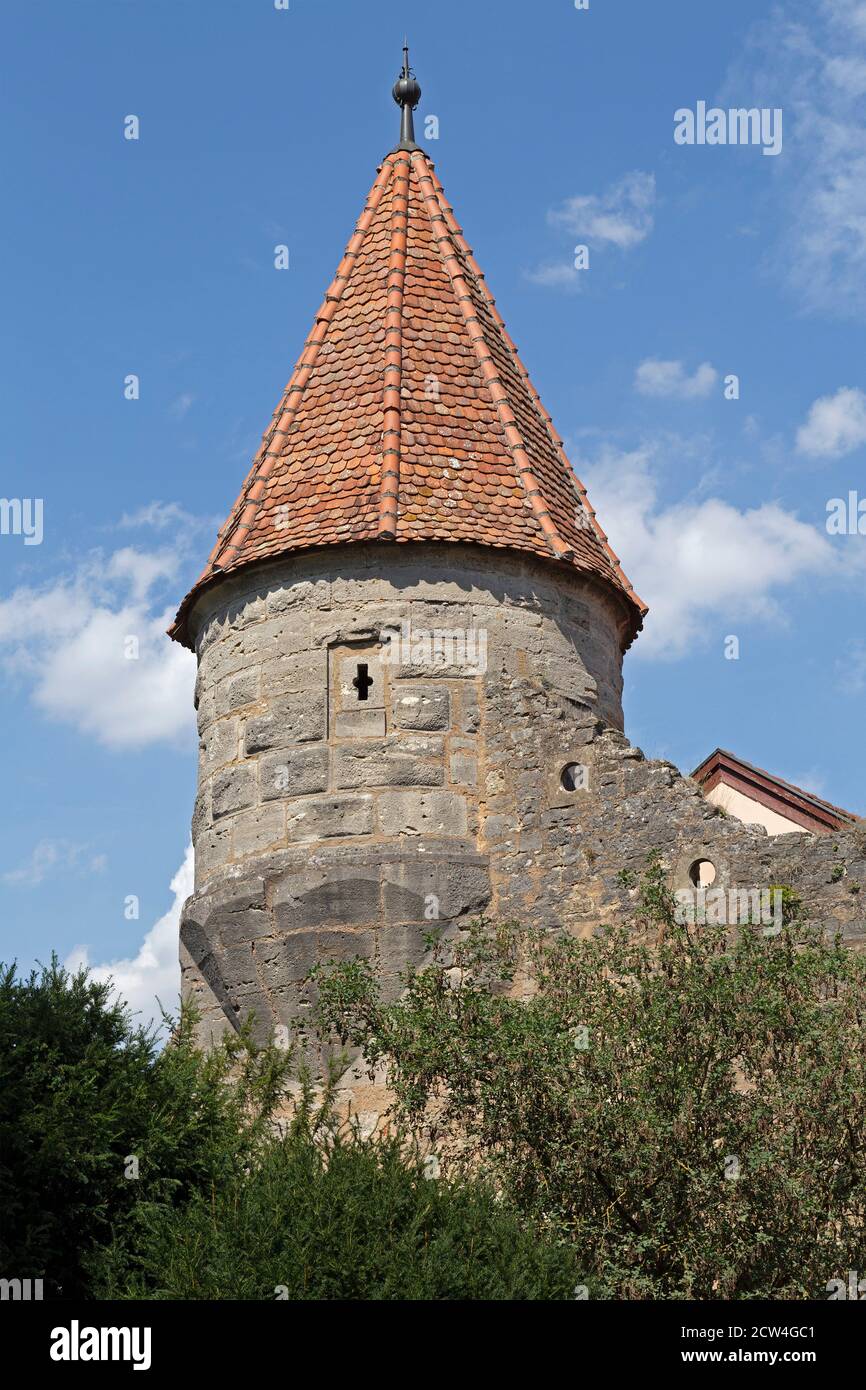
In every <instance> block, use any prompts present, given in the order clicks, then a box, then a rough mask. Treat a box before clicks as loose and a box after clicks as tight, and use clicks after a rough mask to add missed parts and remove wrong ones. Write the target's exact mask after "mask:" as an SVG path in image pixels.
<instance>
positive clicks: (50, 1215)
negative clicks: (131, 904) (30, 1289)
mask: <svg viewBox="0 0 866 1390" xmlns="http://www.w3.org/2000/svg"><path fill="white" fill-rule="evenodd" d="M111 995H112V990H111V987H110V986H109V985H108V984H104V983H99V982H97V981H95V980H93V979H92V978H90V977H89V975H88V973H87V971H85V970H82V971H79V972H78V973H77V974H69V973H68V972H67V971H65V970H64V969H63V968H62V967H61V966H60V965H59V964H58V963H57V961H56V960H52V962H51V964H50V965H49V966H47V967H45V968H43V969H42V970H41V971H39V972H36V971H34V972H33V974H32V975H30V976H29V978H27V979H20V978H18V977H17V976H16V972H15V967H14V966H8V967H7V966H0V1211H2V1221H0V1274H3V1275H4V1276H6V1277H10V1278H22V1279H26V1278H42V1279H44V1281H45V1292H46V1296H49V1297H57V1296H62V1297H67V1298H72V1297H76V1296H82V1295H86V1293H87V1291H88V1288H89V1274H88V1269H89V1266H90V1264H91V1262H92V1260H93V1258H94V1256H95V1254H96V1253H97V1252H98V1251H99V1250H100V1248H101V1247H102V1246H103V1245H105V1244H106V1243H108V1242H109V1241H113V1242H114V1247H115V1252H117V1250H119V1249H120V1248H121V1247H122V1243H123V1239H124V1235H125V1231H126V1226H127V1222H128V1220H129V1217H130V1214H131V1213H132V1211H133V1209H134V1208H136V1207H137V1206H138V1204H139V1203H141V1202H147V1201H156V1202H161V1203H171V1202H174V1201H180V1200H183V1198H184V1197H185V1196H187V1195H189V1193H190V1192H192V1191H194V1190H198V1189H200V1188H202V1187H204V1186H206V1185H207V1184H210V1183H214V1182H222V1181H225V1180H227V1179H228V1178H230V1177H231V1176H232V1175H234V1174H237V1173H238V1172H241V1171H243V1169H244V1167H245V1165H246V1164H247V1163H248V1162H249V1160H250V1157H251V1155H252V1153H254V1152H255V1149H256V1147H257V1145H258V1144H259V1143H260V1142H261V1138H262V1135H263V1134H265V1133H266V1132H267V1129H268V1125H269V1121H270V1117H271V1115H272V1113H273V1111H274V1108H275V1106H276V1104H277V1101H278V1100H279V1098H280V1096H281V1095H282V1092H283V1089H284V1085H285V1076H286V1073H287V1070H288V1065H289V1061H288V1058H287V1057H286V1054H284V1053H280V1052H278V1051H277V1050H275V1049H273V1048H270V1049H264V1050H262V1051H259V1052H256V1051H255V1050H254V1049H252V1047H251V1046H250V1044H249V1041H248V1039H247V1038H245V1037H241V1038H233V1039H232V1040H231V1041H229V1042H227V1043H226V1044H224V1045H223V1046H222V1047H221V1048H217V1049H215V1050H214V1051H213V1052H211V1053H209V1054H207V1055H203V1054H202V1053H200V1052H198V1051H197V1050H196V1048H195V1045H194V1039H193V1034H194V1022H195V1020H194V1017H193V1015H192V1013H191V1012H189V1011H186V1012H184V1013H183V1014H182V1016H181V1019H180V1020H179V1022H178V1025H177V1027H176V1029H175V1032H174V1034H173V1037H172V1039H171V1041H170V1043H169V1045H168V1046H167V1047H165V1048H164V1049H162V1050H160V1048H159V1046H158V1044H157V1041H156V1039H155V1037H154V1033H153V1031H152V1030H147V1029H142V1028H139V1027H136V1026H135V1025H134V1023H133V1021H132V1019H131V1017H130V1014H129V1012H128V1010H127V1009H126V1008H125V1007H124V1006H122V1005H120V1004H117V1003H114V1002H112V998H111ZM131 1159H135V1160H136V1163H135V1164H133V1163H131V1162H130V1160H131ZM136 1166H137V1171H138V1176H137V1177H134V1176H132V1174H133V1173H134V1172H135V1169H136Z"/></svg>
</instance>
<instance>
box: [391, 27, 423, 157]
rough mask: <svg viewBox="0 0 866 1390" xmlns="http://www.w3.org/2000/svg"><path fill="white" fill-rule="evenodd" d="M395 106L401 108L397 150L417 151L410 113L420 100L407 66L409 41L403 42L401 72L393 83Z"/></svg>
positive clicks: (419, 91)
mask: <svg viewBox="0 0 866 1390" xmlns="http://www.w3.org/2000/svg"><path fill="white" fill-rule="evenodd" d="M392 95H393V97H394V100H395V101H396V103H397V105H398V106H399V107H401V108H402V114H401V117H400V143H399V145H398V146H397V149H398V150H418V149H420V148H421V146H420V145H416V143H415V122H414V121H413V119H412V112H413V111H414V110H415V107H416V106H417V105H418V102H419V101H420V100H421V88H420V86H419V85H418V80H417V78H416V77H415V74H414V72H413V71H412V69H411V68H410V66H409V40H408V39H404V41H403V71H402V73H401V74H400V76H399V77H398V78H397V81H396V82H395V83H394V90H393V93H392Z"/></svg>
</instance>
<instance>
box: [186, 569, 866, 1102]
mask: <svg viewBox="0 0 866 1390" xmlns="http://www.w3.org/2000/svg"><path fill="white" fill-rule="evenodd" d="M383 557H384V558H383ZM385 565H387V573H388V578H387V580H386V579H383V578H382V576H381V572H380V571H381V569H382V568H384V566H385ZM195 621H196V624H197V631H198V648H199V682H198V706H199V721H200V731H201V766H200V779H199V797H198V801H197V806H196V813H195V822H194V840H195V848H196V893H195V895H194V896H193V897H192V898H191V899H190V900H189V901H188V903H187V905H186V908H185V911H184V916H183V922H182V928H181V942H182V946H181V957H182V963H183V968H184V989H185V991H186V993H187V994H188V995H191V996H194V997H196V998H197V999H198V1001H199V1003H200V1006H201V1007H202V1009H203V1012H204V1023H203V1033H204V1036H205V1037H210V1036H212V1035H213V1034H214V1032H218V1031H219V1030H221V1029H222V1028H225V1027H230V1026H233V1025H235V1024H236V1023H237V1020H238V1018H239V1017H240V1016H242V1015H244V1014H246V1013H247V1012H249V1011H253V1012H254V1013H255V1014H256V1016H257V1018H258V1021H259V1022H258V1026H259V1029H260V1031H261V1032H262V1033H263V1034H264V1033H266V1032H268V1031H269V1030H270V1028H271V1027H272V1026H273V1025H274V1024H284V1025H291V1024H293V1023H294V1022H296V1021H297V1020H300V1019H303V1017H304V1016H305V1014H306V1013H307V1012H308V1011H309V1008H310V1002H311V996H310V992H309V987H308V985H307V984H306V982H305V981H306V976H307V974H308V971H309V970H310V968H311V967H312V966H313V965H314V964H315V963H316V962H317V961H319V960H322V959H327V958H334V957H343V958H348V957H351V956H355V955H358V954H360V955H363V956H366V957H370V958H375V959H376V960H377V962H378V963H379V966H380V968H381V970H382V972H383V974H384V976H385V978H386V980H388V981H389V982H390V987H391V988H393V989H394V990H396V989H398V988H399V976H400V972H401V971H402V970H403V969H405V967H406V966H407V965H410V964H417V963H419V962H420V961H421V960H423V958H424V954H425V937H426V935H427V933H428V932H429V930H430V928H431V926H433V925H439V926H444V927H445V928H446V929H448V930H457V929H459V927H460V925H461V924H462V923H465V922H466V921H467V920H469V919H470V918H471V917H473V916H475V915H477V914H478V913H480V912H482V911H483V912H486V913H487V914H488V915H489V916H491V917H498V918H501V919H519V920H521V921H523V922H527V923H530V924H534V925H536V926H538V927H541V928H543V927H547V926H553V925H557V926H560V925H564V926H565V927H567V928H568V929H569V930H572V931H574V932H577V933H587V932H589V931H591V930H592V929H593V928H595V927H596V926H597V925H598V923H600V922H604V921H616V920H623V918H624V917H625V916H627V915H628V914H629V913H630V911H631V910H632V908H633V907H634V904H635V899H636V896H637V892H638V887H637V885H638V882H639V879H640V876H641V874H642V872H643V870H644V867H645V864H646V859H647V856H648V855H649V854H650V853H651V852H653V851H660V852H661V854H662V859H663V863H664V865H665V867H666V869H667V872H668V877H669V881H670V883H671V885H672V887H674V888H688V887H689V886H690V884H691V878H690V872H691V871H692V870H693V866H694V865H695V863H696V862H698V861H701V860H704V861H710V862H711V863H712V865H713V869H714V872H715V875H716V879H715V884H714V887H721V888H725V889H727V888H729V887H737V888H742V889H754V890H760V889H764V890H766V889H768V888H770V887H772V886H774V885H785V886H787V887H789V888H791V889H793V890H794V891H795V892H797V893H798V894H799V895H800V896H801V897H802V898H803V900H804V902H805V903H806V904H807V906H808V909H809V911H810V914H811V915H812V916H813V917H815V918H816V919H818V920H821V921H822V922H824V923H826V924H827V926H828V927H829V928H830V929H832V930H837V929H838V930H840V931H841V932H842V933H843V934H844V936H845V938H846V940H848V941H849V942H850V943H851V944H852V945H855V946H860V945H862V944H863V942H864V939H866V826H864V827H862V828H859V827H858V828H856V829H854V830H852V831H849V832H847V833H845V834H838V835H829V836H818V837H813V836H810V835H808V834H806V833H797V834H791V835H781V836H768V835H767V834H766V833H765V832H764V831H762V830H760V829H758V828H755V827H749V826H744V825H742V824H741V823H740V822H738V821H736V820H733V819H731V818H729V817H726V816H725V815H724V814H723V813H722V812H720V811H719V809H718V808H716V807H714V806H712V805H711V804H710V803H709V802H707V801H706V800H705V799H704V798H703V796H702V795H701V793H700V791H699V789H698V787H697V785H696V784H695V783H693V782H692V781H691V780H690V779H689V778H684V777H682V776H681V774H680V773H679V771H678V770H677V769H676V768H675V767H674V766H673V765H672V764H670V763H668V762H658V761H649V760H646V759H644V757H643V755H642V753H641V752H640V750H639V749H636V748H633V747H631V745H630V744H629V743H628V741H627V739H626V738H625V737H624V735H623V733H622V732H621V707H620V691H621V680H620V657H619V641H618V623H619V610H618V608H617V606H616V603H615V601H614V600H613V599H612V598H609V597H608V596H607V595H606V593H605V592H604V591H603V590H601V589H600V588H599V587H598V586H595V585H594V584H591V583H584V582H583V581H581V580H580V578H579V577H578V576H576V575H574V574H572V573H569V572H567V571H565V570H564V569H560V568H557V567H554V566H549V567H547V566H544V565H542V564H541V563H537V562H535V561H532V560H526V561H524V560H521V559H518V558H516V557H513V556H511V555H509V554H507V553H506V552H491V551H489V550H488V551H484V550H482V549H481V548H477V549H476V548H474V547H445V546H435V545H432V546H431V545H425V546H412V547H402V546H396V547H393V546H392V547H382V546H376V547H366V548H365V547H358V548H354V549H352V550H349V549H347V550H346V551H345V552H342V553H341V554H340V556H339V562H338V563H335V557H334V556H333V555H321V556H310V557H298V558H297V559H296V560H287V561H283V562H280V563H279V564H276V565H273V566H271V567H270V568H267V569H266V568H264V567H262V569H260V570H258V571H257V572H256V573H255V574H253V575H250V574H249V573H248V574H247V576H246V577H244V576H243V575H242V576H239V577H237V578H235V579H233V580H231V581H230V582H229V581H225V582H223V584H221V585H220V586H219V587H218V588H215V589H214V590H212V591H210V593H208V594H206V595H205V596H204V598H203V600H201V601H200V603H199V606H198V608H197V610H196V613H195ZM407 622H408V623H410V625H411V627H410V641H411V638H412V637H417V635H418V634H419V633H421V632H423V631H428V632H429V631H431V630H433V629H436V628H439V629H442V630H444V631H450V632H454V631H460V630H462V631H464V632H469V631H474V632H475V633H476V634H479V633H481V632H483V633H484V634H485V637H486V661H485V660H482V659H479V657H480V652H479V648H478V646H477V645H476V648H475V649H474V653H473V655H474V658H475V660H474V665H473V662H472V661H467V660H466V656H467V651H466V650H464V651H463V652H462V654H461V653H457V655H456V657H455V652H454V651H453V650H452V651H446V652H445V653H444V654H443V652H442V650H441V649H440V651H439V652H438V654H437V653H435V652H434V653H433V654H432V655H431V652H430V651H429V649H427V648H425V647H424V645H423V642H422V643H421V644H420V645H418V646H417V647H412V646H411V645H410V646H409V648H408V649H405V650H401V651H399V652H398V653H397V659H396V660H391V659H389V658H390V657H392V656H394V652H393V646H392V647H389V646H388V645H387V643H386V644H383V641H382V639H383V632H384V630H386V629H389V628H393V629H397V630H399V629H401V626H402V625H403V624H405V623H407ZM362 666H363V668H364V670H363V678H362V679H361V670H360V668H361V667H362ZM482 668H483V669H482ZM359 681H360V685H361V686H362V687H363V689H364V690H365V693H366V698H365V699H360V698H359V686H358V684H356V682H359ZM567 768H571V769H572V772H571V774H570V776H569V775H566V776H565V778H564V777H563V773H564V770H565V769H567ZM350 1084H351V1086H352V1087H354V1093H353V1097H352V1098H353V1100H354V1102H355V1103H356V1106H358V1107H359V1108H361V1109H367V1110H371V1111H374V1110H375V1108H376V1106H377V1105H378V1103H379V1102H378V1100H377V1099H376V1096H375V1095H372V1097H371V1094H370V1093H368V1092H367V1091H366V1090H365V1087H366V1083H365V1082H363V1080H362V1077H361V1074H360V1073H358V1074H357V1075H355V1074H354V1073H353V1074H352V1076H351V1077H350Z"/></svg>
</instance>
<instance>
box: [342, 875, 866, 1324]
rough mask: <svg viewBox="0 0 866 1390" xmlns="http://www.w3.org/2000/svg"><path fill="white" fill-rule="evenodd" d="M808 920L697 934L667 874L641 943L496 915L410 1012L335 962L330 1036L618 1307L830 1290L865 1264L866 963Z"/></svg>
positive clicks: (652, 885) (414, 1000) (362, 967)
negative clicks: (538, 1223)
mask: <svg viewBox="0 0 866 1390" xmlns="http://www.w3.org/2000/svg"><path fill="white" fill-rule="evenodd" d="M786 908H787V911H786V914H785V917H786V925H785V926H784V927H783V929H782V931H781V932H780V933H779V934H778V935H775V936H774V935H770V934H767V935H764V934H763V932H762V931H761V930H760V928H758V927H751V926H748V927H744V928H739V929H736V930H729V929H727V928H719V927H708V926H704V927H694V926H691V927H690V926H682V925H677V923H676V921H675V914H674V910H673V903H672V901H671V898H670V895H669V893H668V891H667V888H666V886H665V880H664V876H663V874H662V872H661V870H660V868H659V866H658V864H657V863H654V864H653V865H652V866H651V868H650V870H649V872H648V874H647V877H646V879H645V881H644V884H643V889H642V894H641V909H640V916H639V918H638V920H637V921H636V922H635V923H634V924H632V927H631V929H625V928H619V929H605V930H599V932H598V934H597V935H596V936H595V937H594V938H593V939H591V940H574V939H573V938H571V937H569V936H568V935H567V934H565V933H561V932H554V933H549V934H547V935H546V936H541V935H539V934H537V933H531V932H525V931H521V930H519V929H517V928H510V929H509V928H502V927H500V928H497V929H495V930H494V929H492V928H491V927H490V926H489V925H488V924H485V923H477V924H475V925H474V927H473V928H472V929H471V930H469V931H468V932H463V933H460V934H459V936H458V938H457V939H456V941H450V942H445V941H443V942H441V943H440V946H439V948H438V951H437V954H436V958H435V960H434V961H433V963H432V964H431V965H429V966H427V967H425V968H423V969H421V970H419V971H418V972H417V973H415V974H410V975H409V976H408V977H407V979H406V991H405V994H404V995H403V997H402V998H401V999H400V1000H399V1001H398V1002H396V1003H390V1004H388V1003H383V1002H381V999H380V995H379V990H378V987H377V980H376V977H375V974H374V972H373V970H372V969H371V967H370V965H369V963H367V962H364V961H354V962H350V963H347V964H343V965H338V966H334V967H332V968H330V969H329V970H326V971H323V972H322V973H321V975H320V977H319V985H320V991H321V998H320V1027H321V1029H322V1031H323V1032H324V1033H325V1034H326V1035H327V1034H334V1033H336V1035H338V1036H340V1037H341V1038H342V1039H343V1040H344V1041H349V1042H351V1043H352V1044H354V1045H357V1046H362V1047H363V1048H364V1052H365V1055H366V1057H367V1058H368V1060H369V1062H370V1065H371V1067H372V1066H375V1065H376V1064H378V1063H382V1062H384V1063H385V1064H386V1066H387V1069H388V1078H389V1083H390V1085H391V1087H392V1089H393V1091H394V1093H395V1095H396V1112H397V1115H398V1117H399V1118H400V1119H401V1120H402V1122H404V1123H405V1124H406V1125H407V1126H408V1127H409V1128H410V1129H414V1130H416V1131H418V1132H419V1133H424V1132H427V1133H429V1132H430V1125H431V1123H432V1121H431V1115H432V1114H434V1113H435V1115H436V1129H435V1130H434V1131H433V1135H434V1142H435V1143H436V1144H437V1146H438V1147H439V1148H440V1149H441V1150H442V1152H443V1153H445V1154H447V1153H448V1152H449V1151H450V1152H451V1153H452V1155H453V1164H454V1165H455V1166H456V1171H459V1170H460V1167H461V1165H463V1166H466V1165H468V1166H470V1167H471V1170H472V1171H473V1172H480V1173H483V1174H485V1175H486V1176H487V1177H488V1178H489V1180H490V1181H492V1182H493V1183H494V1184H496V1185H497V1186H498V1188H499V1189H500V1190H501V1191H502V1192H503V1193H505V1194H506V1195H507V1197H508V1199H509V1200H510V1201H512V1202H513V1203H515V1204H516V1205H517V1207H518V1208H519V1209H520V1210H522V1211H523V1212H524V1213H525V1214H526V1215H527V1216H532V1217H534V1218H535V1219H537V1220H542V1221H544V1222H545V1223H546V1224H547V1226H548V1227H549V1228H550V1229H552V1230H553V1231H554V1232H556V1233H558V1234H559V1236H560V1238H561V1239H563V1240H567V1241H569V1242H570V1243H571V1244H572V1246H573V1248H574V1250H575V1251H576V1254H577V1255H578V1258H579V1263H580V1265H581V1267H582V1268H583V1270H584V1271H585V1275H586V1276H589V1277H588V1278H587V1279H586V1282H590V1283H593V1281H594V1287H595V1289H596V1291H597V1292H598V1293H600V1294H601V1295H602V1296H607V1297H611V1298H666V1299H669V1298H700V1299H713V1298H718V1299H735V1298H756V1297H765V1298H804V1297H826V1288H827V1283H828V1281H829V1280H830V1279H833V1278H835V1277H838V1276H841V1275H844V1271H845V1270H847V1269H861V1270H862V1269H863V1268H866V1125H864V1096H866V1032H864V1026H863V1023H864V1018H866V959H864V957H862V956H858V955H857V954H855V953H853V952H851V951H849V950H847V949H846V948H845V947H844V946H843V945H842V944H841V943H840V942H838V941H836V942H829V941H827V940H824V939H823V938H822V937H821V935H820V934H819V933H818V931H817V930H815V929H813V928H811V927H809V926H807V925H805V924H803V923H802V922H801V921H799V920H798V909H799V899H798V898H797V897H796V895H795V894H793V892H791V891H790V890H789V897H788V899H787V902H786ZM515 978H518V979H520V980H523V981H525V980H527V979H528V980H530V981H531V982H532V989H530V990H528V991H524V994H525V995H526V996H527V997H523V998H515V997H511V996H510V995H509V994H508V992H507V991H506V989H505V988H504V986H508V985H510V983H511V982H512V981H514V980H515Z"/></svg>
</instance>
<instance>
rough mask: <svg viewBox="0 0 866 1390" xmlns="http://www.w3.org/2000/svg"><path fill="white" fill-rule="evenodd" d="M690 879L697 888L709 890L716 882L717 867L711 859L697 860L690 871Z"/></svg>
mask: <svg viewBox="0 0 866 1390" xmlns="http://www.w3.org/2000/svg"><path fill="white" fill-rule="evenodd" d="M689 878H690V879H691V881H692V883H693V884H694V886H695V887H696V888H709V886H710V884H711V883H715V881H716V866H715V864H714V863H713V862H712V860H711V859H696V860H695V862H694V864H692V866H691V868H690V869H689Z"/></svg>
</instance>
